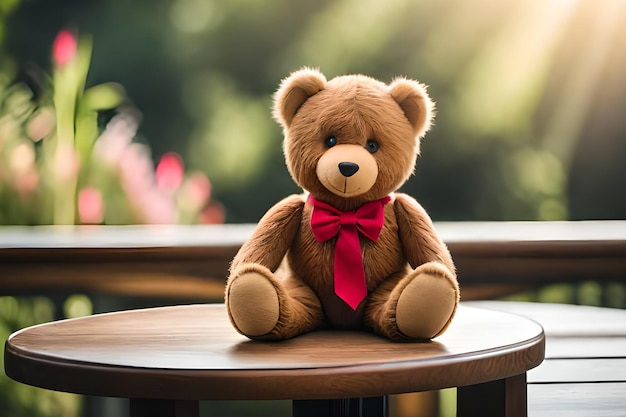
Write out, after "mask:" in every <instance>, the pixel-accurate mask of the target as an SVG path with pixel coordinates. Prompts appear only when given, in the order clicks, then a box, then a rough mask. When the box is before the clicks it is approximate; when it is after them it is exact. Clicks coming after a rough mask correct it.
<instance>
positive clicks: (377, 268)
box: [288, 244, 407, 329]
mask: <svg viewBox="0 0 626 417" xmlns="http://www.w3.org/2000/svg"><path fill="white" fill-rule="evenodd" d="M326 246H327V245H325V244H321V245H319V246H318V245H311V246H309V247H308V252H306V253H308V254H309V255H311V256H309V257H306V259H304V257H299V258H297V259H294V258H293V257H288V260H289V264H290V269H291V270H292V273H293V276H294V277H295V278H296V279H299V280H302V281H303V282H304V283H306V284H307V285H308V286H309V287H311V288H312V289H313V291H314V292H315V293H316V295H317V296H318V298H319V300H320V303H321V304H322V309H323V311H324V316H325V318H326V322H327V324H328V325H329V326H330V327H331V328H338V329H358V328H361V327H363V312H364V306H365V304H366V303H367V300H365V301H364V302H362V303H361V304H360V305H359V306H358V307H357V309H356V310H353V309H352V308H351V307H350V306H349V305H348V304H346V302H345V301H343V300H342V299H341V298H339V296H337V294H335V290H334V277H333V262H334V259H333V256H332V254H333V252H332V250H329V248H327V247H326ZM365 252H366V253H367V252H368V250H367V249H365ZM388 255H390V254H388ZM393 255H396V254H393ZM393 255H392V256H391V258H392V259H390V258H386V259H385V260H382V259H378V258H379V256H380V255H379V254H375V255H374V254H367V255H366V256H365V259H368V261H369V262H368V261H366V264H365V265H364V268H365V271H366V285H367V288H368V294H369V293H370V292H371V291H373V290H374V289H376V287H378V285H379V284H380V283H381V282H382V281H384V280H385V279H386V278H388V277H390V276H392V275H394V274H396V273H398V272H399V271H404V270H405V269H406V267H407V266H406V261H404V260H403V259H402V258H401V257H400V256H393Z"/></svg>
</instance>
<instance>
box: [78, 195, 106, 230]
mask: <svg viewBox="0 0 626 417" xmlns="http://www.w3.org/2000/svg"><path fill="white" fill-rule="evenodd" d="M78 216H79V218H80V222H81V223H83V224H98V223H102V221H103V220H104V203H103V201H102V194H101V193H100V191H99V190H97V189H95V188H92V187H86V188H83V189H82V190H80V193H79V194H78Z"/></svg>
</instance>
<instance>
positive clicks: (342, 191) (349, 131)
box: [273, 68, 434, 210]
mask: <svg viewBox="0 0 626 417" xmlns="http://www.w3.org/2000/svg"><path fill="white" fill-rule="evenodd" d="M273 114H274V118H275V119H276V120H277V121H278V122H279V123H280V124H281V125H282V127H283V134H284V143H283V150H284V153H285V159H286V163H287V167H288V169H289V172H290V174H291V176H292V178H293V179H294V181H295V182H296V183H297V184H298V185H299V186H300V187H302V188H303V189H304V190H306V191H308V192H310V193H311V194H312V195H314V196H315V197H316V198H317V199H320V200H322V201H326V202H327V203H329V204H332V205H334V206H335V207H336V208H338V209H343V210H348V209H354V208H356V207H358V206H360V205H361V204H363V203H365V202H368V201H373V200H377V199H380V198H383V197H385V196H386V195H388V194H390V193H392V192H394V191H396V190H397V189H398V188H399V187H400V186H401V185H402V184H403V183H404V182H405V181H406V180H407V179H408V178H409V177H410V175H411V174H412V173H413V170H414V167H415V162H416V158H417V155H418V154H419V149H420V146H419V145H420V139H421V138H422V136H423V135H424V134H425V133H426V131H428V129H429V128H430V124H431V119H432V117H433V115H434V104H433V102H432V101H431V100H430V98H429V97H428V94H427V92H426V87H425V86H424V85H422V84H420V83H418V82H416V81H412V80H408V79H405V78H397V79H395V80H393V81H392V82H391V83H390V84H389V85H387V84H384V83H382V82H380V81H378V80H375V79H373V78H370V77H367V76H364V75H345V76H339V77H336V78H333V79H331V80H330V81H327V80H326V78H325V77H324V75H323V74H322V73H321V72H319V71H317V70H313V69H309V68H303V69H301V70H299V71H296V72H294V73H292V74H291V75H290V76H289V77H287V78H286V79H285V80H283V82H282V83H281V85H280V87H279V89H278V91H277V92H276V95H275V96H274V110H273Z"/></svg>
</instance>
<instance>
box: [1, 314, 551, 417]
mask: <svg viewBox="0 0 626 417" xmlns="http://www.w3.org/2000/svg"><path fill="white" fill-rule="evenodd" d="M5 348H6V349H5V370H6V373H7V375H8V376H10V377H11V378H13V379H15V380H17V381H19V382H23V383H26V384H30V385H35V386H38V387H42V388H47V389H51V390H58V391H67V392H73V393H79V394H87V395H97V396H112V397H124V398H130V399H131V401H130V407H131V410H130V411H131V415H132V416H151V417H153V416H176V417H182V416H185V417H186V416H197V415H198V410H199V405H198V401H199V400H217V399H219V400H259V399H291V400H294V401H293V411H294V416H296V417H308V416H314V415H315V416H316V417H319V416H325V415H328V416H335V415H336V416H339V415H346V416H348V415H349V416H352V415H358V416H386V415H387V406H386V401H385V398H386V397H385V396H387V395H391V394H399V393H406V392H415V391H427V390H435V389H440V388H446V387H454V386H456V387H459V388H458V401H457V407H458V415H459V416H473V415H489V416H507V417H512V416H525V415H526V401H527V397H526V371H527V370H529V369H531V368H533V367H535V366H537V365H538V364H540V363H541V362H542V360H543V357H544V333H543V329H542V328H541V326H540V325H538V324H537V323H536V322H534V321H531V320H528V319H526V318H523V317H521V316H517V315H513V314H509V313H504V312H497V311H492V310H486V309H482V308H476V307H471V306H466V305H463V304H462V305H461V306H460V307H459V311H458V314H457V317H456V318H455V320H454V322H453V324H452V325H451V327H450V328H449V330H448V331H447V332H446V333H445V334H444V335H442V336H441V337H439V338H437V339H435V340H434V341H431V342H428V343H393V342H390V341H387V340H385V339H381V338H379V337H377V336H374V335H372V334H369V333H364V332H332V331H319V332H315V333H311V334H308V335H304V336H301V337H298V338H295V339H293V340H289V341H285V342H280V343H263V342H253V341H249V340H247V339H246V338H244V337H243V336H240V335H239V334H237V333H235V331H234V330H233V329H232V327H231V326H230V324H229V322H228V319H227V316H226V312H225V309H224V306H223V305H189V306H175V307H160V308H153V309H143V310H130V311H125V312H117V313H108V314H101V315H94V316H88V317H84V318H79V319H73V320H63V321H57V322H52V323H48V324H43V325H39V326H33V327H30V328H27V329H24V330H21V331H18V332H16V333H14V334H13V335H12V336H11V337H10V338H9V339H8V340H7V342H6V346H5Z"/></svg>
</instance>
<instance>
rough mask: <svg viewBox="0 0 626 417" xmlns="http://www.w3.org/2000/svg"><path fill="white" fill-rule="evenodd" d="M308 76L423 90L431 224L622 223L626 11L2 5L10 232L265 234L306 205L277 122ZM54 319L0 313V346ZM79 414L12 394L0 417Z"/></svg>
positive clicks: (458, 0)
mask: <svg viewBox="0 0 626 417" xmlns="http://www.w3.org/2000/svg"><path fill="white" fill-rule="evenodd" d="M62 31H67V32H62ZM60 33H65V34H66V35H67V34H70V35H71V37H70V38H69V40H68V38H67V37H65V38H64V39H65V43H64V44H63V43H62V44H61V46H60V47H59V43H58V42H59V36H60V35H59V34H60ZM71 39H74V40H75V41H77V44H76V45H73V44H72V40H71ZM68 42H69V43H68ZM72 46H74V49H72ZM59 48H60V49H59ZM68 51H69V52H70V55H71V53H72V51H74V52H73V53H74V54H75V56H74V59H75V61H76V62H74V63H73V64H72V63H70V64H67V63H65V62H64V58H63V57H64V55H63V54H64V53H67V52H68ZM302 66H311V67H318V68H320V69H321V70H322V71H323V72H324V73H325V74H326V76H327V77H328V78H331V77H333V76H335V75H340V74H345V73H364V74H367V75H370V76H373V77H376V78H379V79H381V80H383V81H386V82H388V81H390V80H391V79H392V78H393V77H395V76H398V75H404V76H407V77H410V78H414V79H418V80H420V81H421V82H423V83H425V84H428V85H429V92H430V94H431V96H432V97H433V98H434V99H435V100H436V102H437V107H438V114H437V118H436V123H435V126H434V128H433V129H432V131H431V132H430V133H429V134H428V135H427V136H426V138H425V140H424V142H423V145H422V157H421V158H420V159H419V160H418V165H417V170H416V174H415V176H414V177H413V178H412V179H411V180H410V181H409V182H408V183H407V184H406V185H405V186H404V187H403V189H402V190H403V191H405V192H407V193H409V194H412V195H413V196H414V197H416V198H417V199H418V200H419V201H420V202H421V203H422V204H423V205H424V206H425V208H426V209H427V210H428V212H429V213H430V214H431V216H432V217H433V219H434V220H439V221H443V220H582V219H626V164H625V163H624V160H625V159H626V1H624V0H507V1H502V0H295V1H294V0H263V1H261V0H229V1H219V0H0V224H4V225H11V224H21V225H36V224H52V223H58V224H62V223H65V224H67V223H89V224H124V223H219V222H224V221H225V222H230V223H241V222H255V221H257V220H258V219H259V218H260V217H261V216H262V215H263V213H264V212H265V211H266V210H267V209H268V208H269V207H270V206H271V205H272V204H274V203H275V202H276V201H277V200H279V199H281V198H283V197H284V196H286V195H287V194H290V193H294V192H299V191H300V190H299V189H298V188H297V187H296V186H295V185H294V184H293V182H292V181H291V179H290V177H289V174H288V172H287V169H286V167H285V164H284V162H283V156H282V148H281V142H282V137H281V132H280V129H279V127H278V125H277V124H276V123H275V122H274V121H273V120H272V119H271V114H270V113H271V112H270V106H271V97H272V93H273V92H274V91H275V89H276V87H277V85H278V84H279V82H280V80H281V79H282V78H284V77H285V76H287V75H288V74H289V73H290V72H291V71H293V70H296V69H298V68H300V67H302ZM68 68H70V69H68ZM68 131H69V132H70V133H71V134H70V133H68ZM68 135H69V136H68ZM63 144H65V145H67V146H66V147H64V146H62V145H63ZM594 288H595V287H594ZM559 291H561V290H559ZM81 297H82V296H80V295H78V296H76V297H75V298H74V299H72V300H69V301H71V302H69V301H68V302H67V303H66V304H65V305H66V308H67V311H66V312H65V315H66V316H68V317H72V316H79V315H84V314H88V313H89V312H90V307H89V300H87V299H85V297H82V298H81ZM52 317H53V305H52V302H51V301H50V300H49V299H47V298H45V297H35V298H28V299H26V298H15V297H0V318H1V320H0V335H1V336H3V337H2V339H5V338H6V336H8V334H9V333H10V332H11V331H13V330H15V329H18V328H21V327H25V326H27V325H30V324H33V323H38V322H43V321H49V320H51V319H52ZM80 410H81V399H80V398H78V397H77V396H72V395H66V394H60V393H52V392H48V391H45V390H37V389H35V388H31V387H27V386H24V385H21V384H12V383H11V382H10V381H9V380H8V379H7V378H6V377H4V376H3V378H1V379H0V414H1V415H7V416H9V415H10V416H26V415H28V416H57V415H59V416H61V415H63V416H75V415H79V414H80V412H81V411H80ZM231 411H232V410H231ZM287 411H288V410H287ZM257 415H260V414H257Z"/></svg>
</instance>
